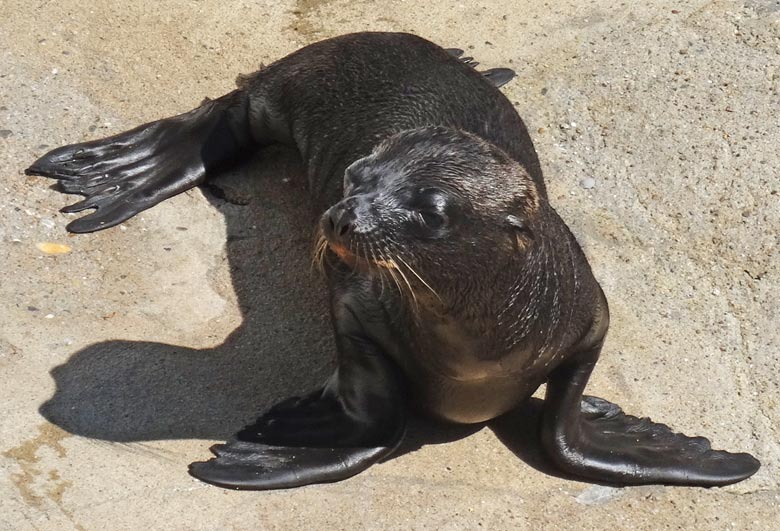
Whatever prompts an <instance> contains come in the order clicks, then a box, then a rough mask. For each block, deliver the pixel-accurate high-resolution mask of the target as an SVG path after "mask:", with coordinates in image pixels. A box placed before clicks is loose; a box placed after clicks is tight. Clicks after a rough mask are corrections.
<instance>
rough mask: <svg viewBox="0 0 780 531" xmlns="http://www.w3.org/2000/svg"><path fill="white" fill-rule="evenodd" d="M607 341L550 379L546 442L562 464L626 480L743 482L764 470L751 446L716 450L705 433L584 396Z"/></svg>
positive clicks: (600, 477)
mask: <svg viewBox="0 0 780 531" xmlns="http://www.w3.org/2000/svg"><path fill="white" fill-rule="evenodd" d="M600 349H601V345H598V346H597V347H595V348H593V349H592V350H589V351H586V352H583V353H581V354H580V357H579V359H577V360H576V361H573V362H571V363H569V364H567V365H564V366H562V367H560V368H558V369H557V370H556V371H555V373H553V375H552V376H551V377H550V379H549V381H548V383H547V393H546V395H545V406H544V407H545V409H544V417H543V423H542V444H543V446H544V449H545V450H546V451H547V453H548V454H549V455H550V457H551V458H552V459H553V461H554V462H555V464H556V465H557V466H558V467H559V468H560V469H561V470H563V471H565V472H568V473H571V474H573V475H576V476H580V477H583V478H587V479H591V480H596V481H603V482H607V483H617V484H623V485H643V484H667V485H692V486H702V487H711V486H719V485H728V484H730V483H736V482H737V481H741V480H743V479H746V478H748V477H750V476H752V475H753V474H754V473H755V472H756V471H757V470H758V468H759V467H760V463H759V462H758V460H756V459H755V458H754V457H753V456H751V455H749V454H746V453H738V454H735V453H730V452H726V451H723V450H712V449H711V446H710V442H709V441H708V440H707V439H705V438H704V437H688V436H687V435H683V434H681V433H674V432H673V431H672V430H671V429H670V428H669V427H668V426H666V425H664V424H658V423H655V422H652V421H651V420H650V419H648V418H637V417H634V416H631V415H626V414H625V413H623V411H622V410H621V409H620V408H619V407H618V406H616V405H614V404H611V403H610V402H607V401H606V400H602V399H600V398H595V397H584V398H583V396H582V392H583V390H584V389H585V384H586V383H587V381H588V378H589V377H590V373H591V372H592V370H593V366H594V365H595V363H596V359H597V358H598V354H599V351H600Z"/></svg>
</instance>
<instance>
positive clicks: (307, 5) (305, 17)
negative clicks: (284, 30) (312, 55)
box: [289, 0, 334, 42]
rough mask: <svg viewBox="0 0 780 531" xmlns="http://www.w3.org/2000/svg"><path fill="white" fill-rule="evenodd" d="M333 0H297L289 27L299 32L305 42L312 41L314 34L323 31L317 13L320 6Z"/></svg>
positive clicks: (316, 34)
mask: <svg viewBox="0 0 780 531" xmlns="http://www.w3.org/2000/svg"><path fill="white" fill-rule="evenodd" d="M333 2H334V0H298V1H297V2H295V9H293V11H292V14H293V15H294V16H295V18H294V19H293V21H292V22H291V23H290V26H289V29H290V30H292V31H294V32H296V33H298V34H300V35H301V36H302V37H303V38H304V40H306V41H307V42H314V41H315V40H317V39H316V36H318V35H319V34H321V33H323V32H324V31H325V28H324V26H323V25H322V24H321V23H320V22H321V17H318V16H317V14H318V12H319V10H320V8H321V7H322V6H325V5H327V4H331V3H333Z"/></svg>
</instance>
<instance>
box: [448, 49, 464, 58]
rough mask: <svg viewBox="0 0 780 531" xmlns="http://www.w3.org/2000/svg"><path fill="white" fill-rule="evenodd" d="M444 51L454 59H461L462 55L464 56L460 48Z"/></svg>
mask: <svg viewBox="0 0 780 531" xmlns="http://www.w3.org/2000/svg"><path fill="white" fill-rule="evenodd" d="M444 51H445V52H447V53H448V54H450V55H451V56H453V57H460V56H461V55H463V50H461V49H460V48H444Z"/></svg>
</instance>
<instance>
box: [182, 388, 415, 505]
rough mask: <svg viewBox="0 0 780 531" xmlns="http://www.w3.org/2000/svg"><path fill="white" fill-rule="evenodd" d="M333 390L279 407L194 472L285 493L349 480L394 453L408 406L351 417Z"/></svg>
mask: <svg viewBox="0 0 780 531" xmlns="http://www.w3.org/2000/svg"><path fill="white" fill-rule="evenodd" d="M333 388H334V387H333V386H332V385H329V386H328V387H326V388H325V389H324V390H322V391H317V392H315V393H312V394H311V395H309V396H308V397H305V398H291V399H288V400H285V401H284V402H281V403H280V404H277V405H276V406H274V407H273V408H271V409H270V410H269V411H268V412H267V413H266V414H265V415H263V416H261V417H260V418H259V419H257V421H255V423H253V424H252V425H250V426H247V427H246V428H244V429H243V430H241V431H240V432H239V433H238V434H236V437H235V439H234V440H232V441H229V442H228V443H226V444H220V445H215V446H213V447H212V448H211V451H212V452H213V453H214V455H215V456H216V457H214V458H212V459H211V460H209V461H206V462H198V463H192V464H191V465H190V474H192V475H193V476H194V477H196V478H198V479H200V480H201V481H205V482H207V483H211V484H213V485H217V486H220V487H227V488H234V489H247V490H269V489H285V488H291V487H300V486H302V485H309V484H312V483H329V482H333V481H340V480H342V479H347V478H349V477H352V476H354V475H355V474H357V473H359V472H362V471H363V470H365V469H366V468H368V467H369V466H371V465H372V464H374V463H376V462H377V461H379V460H381V459H382V458H383V457H385V456H387V455H390V454H391V453H392V452H393V451H394V450H395V449H396V448H397V447H398V445H399V444H400V443H401V440H402V438H403V433H404V428H405V422H404V416H403V414H402V413H401V412H402V411H403V408H392V409H393V410H395V413H396V414H394V415H391V416H388V417H384V416H377V415H378V414H379V411H375V412H371V411H364V412H361V413H369V414H370V413H373V414H374V415H375V416H371V415H369V416H365V415H362V414H359V415H358V416H354V415H350V414H348V413H347V411H346V410H345V409H346V408H345V404H344V403H343V402H342V400H340V399H339V398H338V396H335V395H334V394H333V393H332V389H333ZM398 405H399V406H400V405H401V404H398Z"/></svg>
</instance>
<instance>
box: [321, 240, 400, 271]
mask: <svg viewBox="0 0 780 531" xmlns="http://www.w3.org/2000/svg"><path fill="white" fill-rule="evenodd" d="M323 238H324V237H323ZM325 246H326V248H330V250H331V251H333V253H334V254H335V255H336V256H338V258H339V260H341V261H342V262H344V263H345V264H347V265H350V266H353V267H354V266H357V267H360V266H363V267H369V268H370V267H380V268H384V269H397V268H398V264H396V263H395V261H394V260H392V259H384V258H376V257H370V256H360V255H358V254H356V253H354V252H353V251H352V250H351V249H350V248H348V247H346V246H344V245H343V244H341V243H337V242H332V241H328V240H327V239H325Z"/></svg>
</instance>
